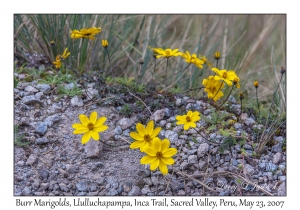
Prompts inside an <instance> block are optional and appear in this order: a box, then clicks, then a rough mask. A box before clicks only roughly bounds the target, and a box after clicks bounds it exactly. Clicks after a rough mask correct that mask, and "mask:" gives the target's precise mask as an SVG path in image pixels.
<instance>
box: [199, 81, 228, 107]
mask: <svg viewBox="0 0 300 210" xmlns="http://www.w3.org/2000/svg"><path fill="white" fill-rule="evenodd" d="M202 84H203V85H204V86H205V89H204V91H205V92H207V97H208V98H212V99H213V100H214V101H217V100H218V99H219V98H221V97H222V96H223V95H224V94H223V92H222V91H221V89H222V88H223V87H224V83H223V84H222V82H220V81H219V80H215V76H209V77H208V79H203V81H202ZM221 85H222V86H221ZM220 87H221V88H220ZM217 92H218V93H217ZM216 94H217V95H216Z"/></svg>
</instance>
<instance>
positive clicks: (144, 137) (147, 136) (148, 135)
mask: <svg viewBox="0 0 300 210" xmlns="http://www.w3.org/2000/svg"><path fill="white" fill-rule="evenodd" d="M136 130H137V131H138V133H136V132H130V134H129V135H130V136H131V138H133V139H134V140H136V141H135V142H133V143H132V144H131V145H130V148H131V149H136V148H140V151H141V152H143V151H144V149H145V148H146V147H149V146H151V144H152V140H153V138H154V137H156V136H157V135H158V134H159V132H160V130H161V127H157V128H155V129H154V121H153V120H150V121H149V122H148V124H147V126H146V128H145V126H144V125H142V124H141V123H137V124H136Z"/></svg>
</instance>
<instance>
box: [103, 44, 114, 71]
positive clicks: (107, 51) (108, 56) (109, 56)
mask: <svg viewBox="0 0 300 210" xmlns="http://www.w3.org/2000/svg"><path fill="white" fill-rule="evenodd" d="M105 51H106V53H107V56H108V62H109V68H110V70H111V74H112V75H113V76H114V72H113V70H112V68H111V64H110V56H109V53H108V50H107V47H105Z"/></svg>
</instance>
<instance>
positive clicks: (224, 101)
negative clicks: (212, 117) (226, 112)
mask: <svg viewBox="0 0 300 210" xmlns="http://www.w3.org/2000/svg"><path fill="white" fill-rule="evenodd" d="M233 87H234V85H232V88H231V90H230V92H229V94H228V96H227V98H226V99H225V101H224V102H223V103H222V104H221V105H220V106H219V107H218V108H217V110H219V109H220V108H221V106H223V104H225V102H226V101H227V99H228V98H229V96H230V94H231V92H232V90H233Z"/></svg>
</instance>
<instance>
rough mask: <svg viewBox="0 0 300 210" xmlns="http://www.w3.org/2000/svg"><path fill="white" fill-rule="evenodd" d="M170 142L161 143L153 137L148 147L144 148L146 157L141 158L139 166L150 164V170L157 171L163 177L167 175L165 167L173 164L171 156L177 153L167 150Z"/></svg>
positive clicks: (174, 150)
mask: <svg viewBox="0 0 300 210" xmlns="http://www.w3.org/2000/svg"><path fill="white" fill-rule="evenodd" d="M169 147H170V141H169V140H168V139H164V140H163V141H162V140H160V139H159V138H157V137H155V138H154V139H153V143H152V145H151V146H150V147H147V148H145V153H146V154H147V155H146V156H144V157H142V159H141V161H140V162H141V164H150V170H152V171H153V170H155V169H157V167H159V170H160V171H161V173H162V174H163V175H166V174H167V173H168V167H167V165H172V164H174V162H175V161H174V159H173V158H172V156H173V155H175V154H176V153H177V149H176V148H169Z"/></svg>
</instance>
